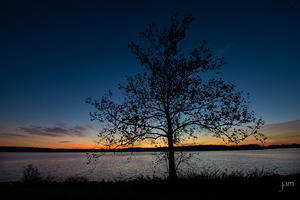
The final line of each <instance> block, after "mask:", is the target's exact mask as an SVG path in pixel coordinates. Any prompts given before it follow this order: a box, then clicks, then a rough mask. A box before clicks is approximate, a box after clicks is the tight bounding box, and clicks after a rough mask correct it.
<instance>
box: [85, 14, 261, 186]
mask: <svg viewBox="0 0 300 200" xmlns="http://www.w3.org/2000/svg"><path fill="white" fill-rule="evenodd" d="M191 22H192V15H191V14H188V15H185V16H183V17H180V16H179V15H178V14H174V15H173V16H172V18H171V21H170V24H169V26H168V27H165V28H164V29H163V30H160V29H159V28H158V27H157V26H156V25H155V24H154V23H152V24H150V25H149V26H148V28H147V29H146V30H145V31H144V32H142V33H141V37H142V38H143V39H145V41H146V42H147V44H144V45H145V46H146V47H144V48H143V47H141V46H140V45H138V44H136V43H135V42H133V41H132V42H130V44H129V49H130V50H131V52H132V53H133V54H134V55H135V56H136V59H137V61H138V62H139V63H140V65H141V66H143V67H144V72H143V73H137V74H136V75H135V76H131V77H127V84H125V85H122V84H119V89H120V91H121V92H123V97H122V99H121V100H117V101H114V100H113V96H112V92H111V91H109V92H108V93H107V94H106V95H105V96H103V97H102V99H101V100H100V101H97V100H93V99H91V98H88V99H87V103H88V104H91V105H92V106H94V107H95V108H96V112H93V113H90V116H91V119H92V120H98V121H99V122H100V124H101V128H102V131H101V132H100V133H99V139H100V141H102V142H104V144H105V145H109V146H114V147H119V146H126V145H132V144H134V143H136V142H139V141H144V140H148V139H149V140H153V141H156V142H159V143H161V142H166V145H167V147H168V161H169V162H168V168H169V170H168V171H169V178H170V179H171V180H174V179H176V178H177V174H176V163H175V158H174V145H176V144H178V143H179V142H180V141H181V140H182V139H185V138H188V137H189V138H191V137H192V138H194V137H197V136H198V135H199V134H200V133H201V131H203V130H207V131H209V132H210V133H212V134H213V135H214V136H215V137H217V138H222V139H223V140H224V141H226V142H234V143H239V142H240V141H242V140H245V139H246V138H247V137H249V136H254V137H255V138H256V139H257V140H260V141H263V140H265V139H266V138H265V137H264V135H263V134H262V133H260V132H259V129H260V128H261V126H262V125H263V121H262V120H261V119H257V118H256V117H255V115H254V113H253V111H250V110H249V108H248V106H247V105H248V101H247V99H246V98H245V97H243V95H242V92H240V91H236V89H235V86H234V85H232V84H227V83H225V81H224V80H222V79H221V78H216V77H215V78H209V79H207V78H203V77H204V74H205V73H206V72H207V71H213V72H216V73H217V74H218V70H219V69H220V68H221V67H222V66H223V65H224V64H225V61H224V58H223V57H219V56H217V55H214V53H213V52H212V50H211V49H209V48H208V47H207V45H206V42H205V41H202V42H201V43H200V46H199V47H198V48H194V49H193V50H192V51H191V52H190V53H189V54H185V53H184V52H183V50H182V48H181V47H180V45H181V42H182V41H183V40H184V38H185V37H186V30H187V28H188V26H189V25H190V23H191ZM216 76H218V75H216Z"/></svg>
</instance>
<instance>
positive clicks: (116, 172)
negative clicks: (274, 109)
mask: <svg viewBox="0 0 300 200" xmlns="http://www.w3.org/2000/svg"><path fill="white" fill-rule="evenodd" d="M191 155H192V157H191V158H190V159H189V162H187V163H183V164H182V165H180V166H181V170H182V171H183V172H192V173H201V172H203V171H208V172H211V171H214V170H220V171H227V172H230V171H235V170H239V171H243V172H248V171H253V170H255V169H258V170H261V169H263V170H264V171H274V170H275V172H277V173H279V174H293V173H297V172H300V149H299V148H298V149H268V150H252V151H207V152H191ZM158 158H159V157H158V155H157V153H149V152H146V153H144V152H138V153H105V154H104V155H102V156H101V157H100V158H99V159H98V160H97V162H96V163H92V164H90V165H87V164H86V162H87V157H86V154H85V153H0V182H3V181H17V180H20V178H21V177H22V171H23V168H24V166H26V165H28V164H33V165H34V166H36V167H38V168H39V170H40V172H41V174H42V175H43V176H48V175H51V176H54V177H56V179H58V180H62V179H64V178H66V177H68V176H85V177H87V178H89V179H90V180H98V181H99V180H103V179H104V180H121V179H128V178H134V177H137V176H141V175H143V176H150V177H153V176H156V177H165V176H166V172H167V168H166V162H165V161H164V159H161V161H160V162H159V164H155V162H156V161H157V159H158Z"/></svg>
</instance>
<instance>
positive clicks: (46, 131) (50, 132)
mask: <svg viewBox="0 0 300 200" xmlns="http://www.w3.org/2000/svg"><path fill="white" fill-rule="evenodd" d="M90 129H92V127H91V126H89V125H86V126H80V125H76V126H72V127H66V125H65V124H56V125H55V126H52V127H42V126H33V125H32V126H30V127H20V130H21V131H23V132H24V133H26V134H29V135H37V136H48V137H65V136H79V137H84V136H85V133H86V132H87V131H88V130H90Z"/></svg>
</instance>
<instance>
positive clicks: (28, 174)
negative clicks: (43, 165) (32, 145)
mask: <svg viewBox="0 0 300 200" xmlns="http://www.w3.org/2000/svg"><path fill="white" fill-rule="evenodd" d="M21 181H22V182H24V183H30V184H32V183H39V182H41V181H42V177H41V174H40V172H39V170H38V168H36V167H33V166H32V165H31V164H30V165H27V166H26V167H24V170H23V177H22V179H21Z"/></svg>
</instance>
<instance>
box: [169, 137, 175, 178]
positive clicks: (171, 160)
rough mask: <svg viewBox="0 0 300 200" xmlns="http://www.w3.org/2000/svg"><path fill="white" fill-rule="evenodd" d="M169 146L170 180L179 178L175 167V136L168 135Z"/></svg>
mask: <svg viewBox="0 0 300 200" xmlns="http://www.w3.org/2000/svg"><path fill="white" fill-rule="evenodd" d="M168 146H169V152H168V153H169V155H168V159H169V180H171V181H173V180H176V179H177V174H176V168H175V158H174V145H173V137H172V135H171V136H168Z"/></svg>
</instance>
